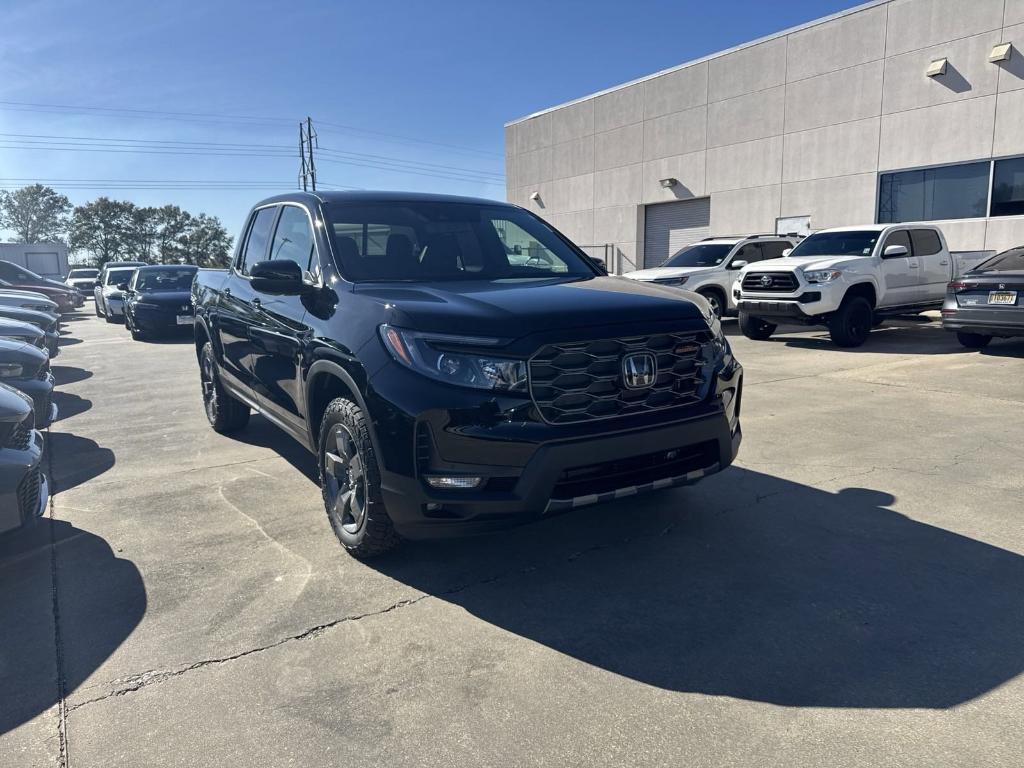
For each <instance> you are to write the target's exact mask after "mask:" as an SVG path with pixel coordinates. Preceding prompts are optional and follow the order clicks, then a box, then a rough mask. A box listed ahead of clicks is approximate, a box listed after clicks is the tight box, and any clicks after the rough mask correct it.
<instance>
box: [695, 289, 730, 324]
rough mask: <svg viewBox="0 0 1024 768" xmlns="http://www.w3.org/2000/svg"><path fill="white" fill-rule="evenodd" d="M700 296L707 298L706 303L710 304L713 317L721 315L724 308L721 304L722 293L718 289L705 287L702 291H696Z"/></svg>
mask: <svg viewBox="0 0 1024 768" xmlns="http://www.w3.org/2000/svg"><path fill="white" fill-rule="evenodd" d="M697 293H699V294H700V295H701V296H703V297H704V298H705V299H707V301H708V304H709V305H710V306H711V311H712V312H714V313H715V317H721V316H722V311H723V309H724V307H723V305H722V295H721V294H720V293H719V292H718V291H713V290H710V289H706V290H703V291H697Z"/></svg>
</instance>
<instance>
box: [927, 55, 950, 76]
mask: <svg viewBox="0 0 1024 768" xmlns="http://www.w3.org/2000/svg"><path fill="white" fill-rule="evenodd" d="M946 61H947V60H946V59H935V61H933V62H932V63H931V64H929V65H928V69H926V70H925V71H924V73H925V74H926V75H928V77H938V76H939V75H944V74H946Z"/></svg>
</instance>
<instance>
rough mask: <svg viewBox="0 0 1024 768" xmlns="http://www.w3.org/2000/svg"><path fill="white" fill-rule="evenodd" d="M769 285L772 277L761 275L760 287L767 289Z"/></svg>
mask: <svg viewBox="0 0 1024 768" xmlns="http://www.w3.org/2000/svg"><path fill="white" fill-rule="evenodd" d="M771 284H772V276H771V275H761V285H762V286H763V287H765V288H767V287H768V286H770V285H771Z"/></svg>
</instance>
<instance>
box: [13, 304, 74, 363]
mask: <svg viewBox="0 0 1024 768" xmlns="http://www.w3.org/2000/svg"><path fill="white" fill-rule="evenodd" d="M0 318H6V319H8V320H20V321H21V322H23V323H31V324H32V325H34V326H36V327H37V328H39V329H40V330H41V331H42V332H43V333H45V334H46V349H47V351H48V352H49V353H50V357H56V356H57V352H58V346H57V345H58V343H59V341H60V316H59V315H53V314H50V313H49V312H38V311H36V310H34V309H24V308H22V307H2V306H0Z"/></svg>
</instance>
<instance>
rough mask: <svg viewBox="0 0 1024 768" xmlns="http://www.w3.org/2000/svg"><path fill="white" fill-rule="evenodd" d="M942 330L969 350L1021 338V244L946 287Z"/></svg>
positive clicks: (1023, 332) (1023, 263) (1023, 328)
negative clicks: (995, 339)
mask: <svg viewBox="0 0 1024 768" xmlns="http://www.w3.org/2000/svg"><path fill="white" fill-rule="evenodd" d="M942 327H943V328H945V329H946V330H947V331H955V332H956V336H957V338H958V339H959V340H960V343H961V344H963V345H964V346H965V347H969V348H971V349H980V348H981V347H984V346H987V345H988V343H989V342H990V341H992V337H994V336H1002V337H1008V336H1024V245H1022V246H1017V247H1016V248H1011V249H1010V250H1008V251H1003V252H1002V253H997V254H996V255H995V256H993V257H991V258H990V259H986V260H985V261H983V262H981V263H980V264H978V265H977V266H976V267H974V268H973V269H971V270H969V271H967V272H965V273H964V274H963V275H962V276H961V277H958V278H957V279H956V280H954V281H953V282H951V283H950V284H949V285H948V286H947V287H946V301H945V303H944V304H943V305H942Z"/></svg>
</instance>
